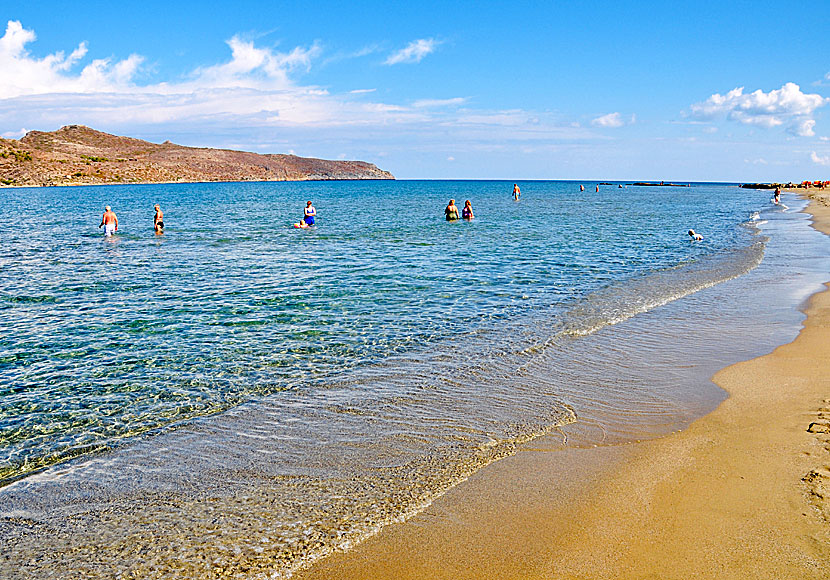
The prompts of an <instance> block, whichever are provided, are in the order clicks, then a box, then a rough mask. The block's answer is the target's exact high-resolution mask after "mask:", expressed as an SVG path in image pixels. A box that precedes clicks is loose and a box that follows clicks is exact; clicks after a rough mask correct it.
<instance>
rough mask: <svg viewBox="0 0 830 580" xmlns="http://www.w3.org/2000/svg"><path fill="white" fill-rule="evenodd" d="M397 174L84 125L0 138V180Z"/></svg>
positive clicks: (358, 163) (139, 180)
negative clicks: (184, 143)
mask: <svg viewBox="0 0 830 580" xmlns="http://www.w3.org/2000/svg"><path fill="white" fill-rule="evenodd" d="M315 179H394V176H393V175H392V174H391V173H389V172H388V171H383V170H382V169H378V168H377V167H376V166H375V165H373V164H371V163H366V162H364V161H327V160H325V159H311V158H306V157H297V156H295V155H277V154H269V155H261V154H259V153H248V152H245V151H231V150H228V149H207V148H206V149H200V148H195V147H184V146H182V145H175V144H173V143H170V142H169V141H165V142H164V143H162V144H160V145H159V144H156V143H150V142H148V141H142V140H140V139H132V138H130V137H119V136H117V135H110V134H109V133H102V132H100V131H96V130H94V129H90V128H89V127H84V126H83V125H68V126H66V127H62V128H60V129H58V130H57V131H53V132H48V133H47V132H42V131H30V132H29V133H27V134H26V136H25V137H23V138H21V139H20V140H14V139H0V185H18V186H19V185H28V186H43V185H86V184H100V183H161V182H174V181H184V182H193V181H306V180H315Z"/></svg>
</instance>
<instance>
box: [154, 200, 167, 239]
mask: <svg viewBox="0 0 830 580" xmlns="http://www.w3.org/2000/svg"><path fill="white" fill-rule="evenodd" d="M154 209H155V210H156V215H154V216H153V229H154V230H155V231H156V233H157V234H162V233H164V213H163V212H162V211H161V207H160V206H159V204H156V205H155V207H154Z"/></svg>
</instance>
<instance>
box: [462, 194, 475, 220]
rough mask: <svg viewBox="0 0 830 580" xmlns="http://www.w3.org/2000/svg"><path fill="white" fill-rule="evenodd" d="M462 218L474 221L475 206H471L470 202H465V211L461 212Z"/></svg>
mask: <svg viewBox="0 0 830 580" xmlns="http://www.w3.org/2000/svg"><path fill="white" fill-rule="evenodd" d="M461 217H462V218H464V219H465V220H468V221H469V220H471V219H473V217H474V216H473V206H472V205H470V200H469V199H468V200H467V201H465V202H464V209H462V210H461Z"/></svg>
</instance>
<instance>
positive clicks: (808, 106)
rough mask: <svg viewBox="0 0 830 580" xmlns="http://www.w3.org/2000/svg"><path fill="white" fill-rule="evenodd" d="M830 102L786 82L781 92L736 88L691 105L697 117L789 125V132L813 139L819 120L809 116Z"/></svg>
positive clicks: (770, 124)
mask: <svg viewBox="0 0 830 580" xmlns="http://www.w3.org/2000/svg"><path fill="white" fill-rule="evenodd" d="M828 102H830V99H825V98H824V97H822V96H821V95H817V94H807V93H803V92H801V88H800V87H799V86H798V85H797V84H795V83H786V84H785V85H784V86H782V87H781V88H780V89H776V90H772V91H770V92H768V93H765V92H763V91H761V90H760V89H759V90H757V91H755V92H752V93H749V94H745V93H744V88H743V87H738V88H736V89H732V90H731V91H729V92H728V93H726V95H721V94H718V93H716V94H714V95H712V96H711V97H709V98H708V99H706V100H705V101H703V102H701V103H695V104H694V105H692V106H691V112H692V115H693V116H694V117H697V118H700V119H714V118H718V117H721V116H726V118H727V119H729V120H732V121H737V122H739V123H743V124H745V125H758V126H760V127H766V128H771V127H778V126H781V125H784V124H787V125H788V131H789V132H791V133H792V134H794V135H799V136H807V137H809V136H812V135H814V134H815V133H814V132H813V127H814V126H815V121H814V120H813V119H811V118H809V117H811V116H812V115H813V112H814V111H815V110H816V109H818V108H819V107H823V106H824V105H826V104H827V103H828Z"/></svg>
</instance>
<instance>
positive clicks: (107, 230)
mask: <svg viewBox="0 0 830 580" xmlns="http://www.w3.org/2000/svg"><path fill="white" fill-rule="evenodd" d="M101 226H105V227H104V235H105V236H107V237H109V236H111V235H112V234H114V233H115V232H117V231H118V217H117V216H116V215H115V212H114V211H112V209H111V208H110V206H107V207H105V208H104V215H103V217H101V225H99V226H98V227H99V228H100V227H101Z"/></svg>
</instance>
